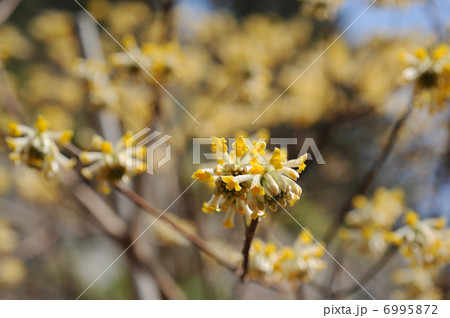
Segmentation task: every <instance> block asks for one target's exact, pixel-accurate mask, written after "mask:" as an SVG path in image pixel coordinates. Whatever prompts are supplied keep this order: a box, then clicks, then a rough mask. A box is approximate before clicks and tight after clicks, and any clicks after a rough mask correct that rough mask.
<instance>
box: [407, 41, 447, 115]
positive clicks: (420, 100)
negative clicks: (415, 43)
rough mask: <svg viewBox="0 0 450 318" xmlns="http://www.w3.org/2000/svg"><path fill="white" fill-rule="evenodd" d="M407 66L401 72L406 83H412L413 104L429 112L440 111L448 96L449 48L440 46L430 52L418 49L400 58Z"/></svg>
mask: <svg viewBox="0 0 450 318" xmlns="http://www.w3.org/2000/svg"><path fill="white" fill-rule="evenodd" d="M401 58H402V60H403V62H404V63H406V64H407V65H408V66H407V67H406V68H405V69H404V70H403V72H402V78H403V80H404V81H406V82H412V83H414V95H415V97H414V104H415V105H417V106H420V107H421V106H427V107H428V108H429V110H430V112H432V113H433V112H436V111H439V110H442V109H443V108H444V106H445V103H446V101H447V100H448V98H449V96H450V48H449V46H448V45H445V44H443V45H440V46H438V47H437V48H435V49H434V50H432V51H429V50H427V49H425V48H419V49H417V50H416V52H415V53H414V54H411V53H403V54H402V56H401Z"/></svg>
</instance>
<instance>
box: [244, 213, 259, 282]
mask: <svg viewBox="0 0 450 318" xmlns="http://www.w3.org/2000/svg"><path fill="white" fill-rule="evenodd" d="M258 223H259V218H257V219H256V220H254V219H252V220H251V222H250V224H249V226H248V227H246V229H245V240H244V245H243V246H242V256H243V261H242V273H241V281H244V279H245V276H246V275H247V272H248V264H249V253H250V246H251V245H252V241H253V237H254V236H255V232H256V227H257V226H258Z"/></svg>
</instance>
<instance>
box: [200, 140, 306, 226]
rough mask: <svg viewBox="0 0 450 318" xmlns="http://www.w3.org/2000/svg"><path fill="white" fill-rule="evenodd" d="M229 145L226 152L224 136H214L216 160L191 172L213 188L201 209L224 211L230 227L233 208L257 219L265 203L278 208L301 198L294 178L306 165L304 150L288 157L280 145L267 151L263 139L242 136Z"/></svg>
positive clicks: (225, 222) (263, 212) (261, 215)
mask: <svg viewBox="0 0 450 318" xmlns="http://www.w3.org/2000/svg"><path fill="white" fill-rule="evenodd" d="M232 147H233V150H232V151H231V152H230V153H228V146H227V144H226V140H225V139H224V138H218V137H213V138H212V147H211V149H212V151H213V152H214V153H215V154H216V157H217V162H218V164H217V165H216V166H215V167H214V168H209V169H199V170H197V171H196V172H195V173H194V174H193V175H192V177H193V178H194V179H198V180H199V181H200V182H204V183H206V184H209V185H210V186H211V187H212V188H214V190H213V191H214V194H213V196H212V198H211V200H210V201H209V202H207V203H204V204H203V212H205V213H211V214H212V213H214V212H215V211H216V212H220V211H221V210H223V211H225V213H226V215H225V219H224V222H223V226H225V227H227V228H232V227H234V215H235V213H236V212H237V213H239V214H240V215H247V216H249V217H251V218H252V219H257V218H259V217H264V216H265V215H266V214H265V207H266V206H267V207H269V208H270V210H272V211H277V208H278V205H281V206H282V207H285V206H286V205H287V204H288V203H289V204H290V205H291V206H292V205H293V204H294V203H295V202H296V201H297V200H299V199H300V195H301V193H302V189H301V188H300V186H299V185H298V184H297V183H295V181H296V180H297V179H298V177H299V172H301V171H303V170H304V169H305V166H306V165H305V161H306V159H307V155H306V154H305V155H303V156H301V157H300V158H298V159H295V160H289V161H287V160H286V157H285V155H284V154H283V153H282V152H281V150H280V149H278V148H275V150H274V151H273V153H267V154H266V143H265V141H261V140H259V141H254V142H253V143H252V142H250V141H249V139H245V138H244V137H243V136H240V137H239V138H237V139H236V141H235V142H234V143H233V145H232ZM294 168H298V172H297V171H295V170H294Z"/></svg>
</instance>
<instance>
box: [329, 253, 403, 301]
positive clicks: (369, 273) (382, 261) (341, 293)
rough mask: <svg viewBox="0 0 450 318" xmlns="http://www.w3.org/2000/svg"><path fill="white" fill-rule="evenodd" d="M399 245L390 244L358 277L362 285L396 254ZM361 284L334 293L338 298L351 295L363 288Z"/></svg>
mask: <svg viewBox="0 0 450 318" xmlns="http://www.w3.org/2000/svg"><path fill="white" fill-rule="evenodd" d="M396 252H397V246H395V245H390V246H389V247H388V249H387V250H386V251H385V252H384V254H383V255H382V256H381V258H380V259H379V260H378V262H376V263H375V264H374V265H373V266H372V267H370V268H369V269H368V270H367V271H366V272H365V273H364V274H363V275H362V276H361V278H359V279H358V282H359V284H360V285H362V286H364V285H365V284H367V283H368V282H369V281H370V280H371V279H372V278H374V277H375V275H376V274H377V273H378V272H379V271H380V270H381V269H382V268H383V267H384V266H385V265H386V264H387V263H388V262H389V260H390V259H391V258H392V257H393V256H394V255H395V254H396ZM359 284H354V285H353V286H351V287H349V288H346V289H343V290H340V291H337V292H335V293H332V295H334V297H336V298H342V297H346V296H349V295H351V294H353V293H355V292H357V291H358V290H360V289H361V286H360V285H359Z"/></svg>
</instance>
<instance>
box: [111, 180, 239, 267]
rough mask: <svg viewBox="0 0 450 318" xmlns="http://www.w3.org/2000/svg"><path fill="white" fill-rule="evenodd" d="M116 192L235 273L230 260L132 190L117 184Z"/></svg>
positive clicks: (233, 265)
mask: <svg viewBox="0 0 450 318" xmlns="http://www.w3.org/2000/svg"><path fill="white" fill-rule="evenodd" d="M115 187H116V189H117V190H119V191H120V192H121V193H123V194H124V195H125V196H126V197H128V198H129V199H130V200H132V201H133V202H134V203H136V204H137V205H138V206H140V207H141V208H143V209H144V210H145V211H147V212H148V213H150V214H151V215H153V216H154V217H157V218H160V219H161V220H164V221H165V222H167V223H168V224H169V225H170V226H172V227H173V228H174V229H175V230H176V231H177V232H179V233H180V234H181V235H183V236H184V237H185V238H187V239H188V240H189V241H190V242H191V243H192V244H194V245H195V246H196V247H198V248H199V249H201V250H202V251H203V252H204V253H205V254H207V255H209V256H210V257H212V258H213V259H214V260H216V261H217V262H218V263H220V264H222V265H223V266H225V267H226V268H228V269H230V270H233V271H235V270H236V269H237V266H236V265H235V264H234V263H233V262H231V261H230V260H228V259H226V258H224V257H223V256H222V255H219V254H217V253H216V252H215V251H214V250H213V249H212V248H211V247H210V246H209V245H208V244H207V243H206V242H205V241H204V240H203V238H201V237H200V236H198V235H197V234H195V233H193V232H190V231H188V230H186V229H185V228H183V227H182V226H180V225H178V224H177V223H175V222H174V221H172V220H171V219H169V218H167V217H166V216H165V215H164V212H162V211H160V210H158V209H157V208H155V207H154V206H152V205H151V204H150V203H148V202H146V201H145V200H144V199H143V198H142V197H140V196H139V195H138V194H137V193H136V192H134V191H133V190H130V189H127V188H125V187H124V186H122V185H120V184H118V185H116V186H115Z"/></svg>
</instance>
